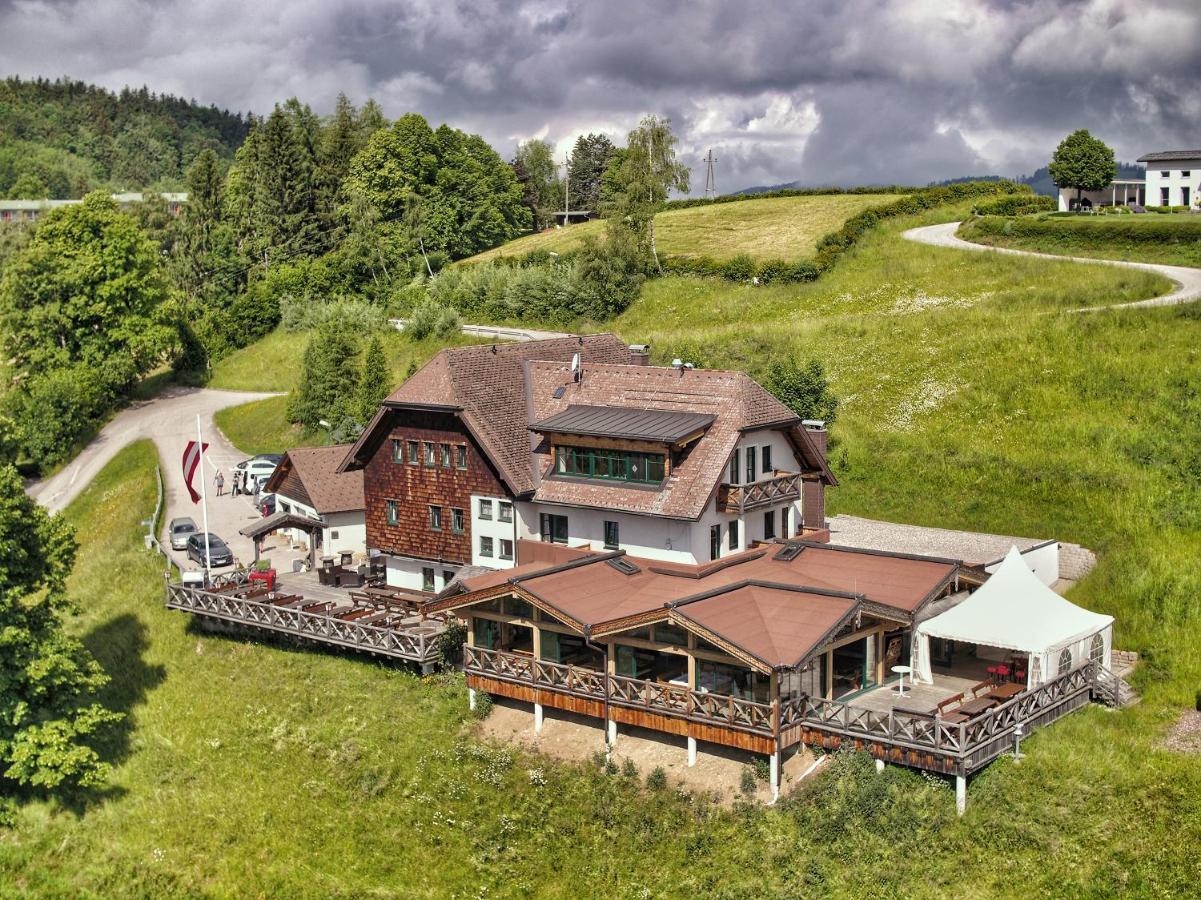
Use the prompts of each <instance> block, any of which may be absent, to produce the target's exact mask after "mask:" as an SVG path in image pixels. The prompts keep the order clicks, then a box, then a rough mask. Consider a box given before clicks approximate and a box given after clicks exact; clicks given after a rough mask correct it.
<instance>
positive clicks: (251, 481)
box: [234, 453, 283, 491]
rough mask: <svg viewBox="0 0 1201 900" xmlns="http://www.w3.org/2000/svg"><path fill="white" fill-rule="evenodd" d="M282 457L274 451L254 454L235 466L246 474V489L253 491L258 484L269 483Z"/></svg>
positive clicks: (235, 468)
mask: <svg viewBox="0 0 1201 900" xmlns="http://www.w3.org/2000/svg"><path fill="white" fill-rule="evenodd" d="M281 459H283V457H282V456H279V455H277V454H274V453H264V454H263V455H261V456H252V457H251V458H250V459H244V460H242V461H241V462H240V463H238V464H237V465H236V466H234V471H235V472H241V473H242V474H243V475H245V476H246V490H247V491H253V490H254V489H255V487H256V486H258V487H262V486H263V485H264V484H266V483H267V479H268V478H270V477H271V473H272V472H274V471H275V467H276V466H278V465H279V461H280V460H281Z"/></svg>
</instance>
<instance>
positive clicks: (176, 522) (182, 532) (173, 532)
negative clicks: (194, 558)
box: [167, 516, 196, 550]
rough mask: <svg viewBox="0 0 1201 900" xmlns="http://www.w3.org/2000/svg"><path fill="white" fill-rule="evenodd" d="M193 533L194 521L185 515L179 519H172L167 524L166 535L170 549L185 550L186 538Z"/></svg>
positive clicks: (194, 531)
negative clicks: (169, 542)
mask: <svg viewBox="0 0 1201 900" xmlns="http://www.w3.org/2000/svg"><path fill="white" fill-rule="evenodd" d="M195 533H196V523H195V522H193V521H192V520H191V519H189V518H187V517H186V516H185V517H184V518H181V519H172V520H171V524H169V525H168V526H167V537H168V538H169V539H170V541H171V549H172V550H186V549H187V546H188V538H190V537H191V536H192V535H194V534H195Z"/></svg>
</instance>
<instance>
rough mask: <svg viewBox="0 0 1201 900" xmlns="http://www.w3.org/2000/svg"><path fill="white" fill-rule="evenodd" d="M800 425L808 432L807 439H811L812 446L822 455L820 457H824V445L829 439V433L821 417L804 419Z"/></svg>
mask: <svg viewBox="0 0 1201 900" xmlns="http://www.w3.org/2000/svg"><path fill="white" fill-rule="evenodd" d="M801 427H802V428H804V429H805V430H806V431H807V432H809V440H811V441H813V446H815V447H816V448H817V452H818V453H820V454H821V455H822V459H825V458H826V445H827V444H828V443H829V441H830V433H829V432H828V431H826V423H825V422H824V421H822V420H821V419H805V420H804V421H803V422H801Z"/></svg>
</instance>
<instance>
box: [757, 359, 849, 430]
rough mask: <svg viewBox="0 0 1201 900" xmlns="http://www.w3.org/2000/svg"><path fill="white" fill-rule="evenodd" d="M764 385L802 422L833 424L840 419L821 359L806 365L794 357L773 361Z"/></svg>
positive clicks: (810, 361)
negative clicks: (816, 421)
mask: <svg viewBox="0 0 1201 900" xmlns="http://www.w3.org/2000/svg"><path fill="white" fill-rule="evenodd" d="M763 386H764V387H765V388H767V389H768V390H769V391H771V392H772V393H773V394H774V395H775V396H776V399H777V400H779V401H780V402H781V403H783V404H784V405H785V406H787V407H788V408H789V409H791V410H792V411H793V412H795V413H796V414H797V415H798V416H800V417H801V418H802V419H820V420H822V421H824V422H825V423H826V424H827V425H832V424H833V423H834V420H835V418H837V416H838V398H837V397H835V396H834V394H833V392H832V391H831V390H830V382H829V381H828V380H827V379H826V370H825V368H824V367H823V366H822V364H821V361H820V360H817V359H811V360H809V361H808V362H805V363H798V362H797V361H796V360H795V359H793V358H792V357H788V358H785V359H776V360H773V361H772V362H771V364H770V365H769V366H768V368H767V377H766V378H765V379H764V381H763Z"/></svg>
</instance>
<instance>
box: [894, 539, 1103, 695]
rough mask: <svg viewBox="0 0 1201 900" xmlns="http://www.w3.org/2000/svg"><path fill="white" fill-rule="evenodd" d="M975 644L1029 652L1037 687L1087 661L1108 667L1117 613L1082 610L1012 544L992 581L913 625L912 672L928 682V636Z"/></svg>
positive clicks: (1004, 652) (1030, 681) (1005, 652)
mask: <svg viewBox="0 0 1201 900" xmlns="http://www.w3.org/2000/svg"><path fill="white" fill-rule="evenodd" d="M932 637H933V638H944V639H947V640H953V641H962V642H965V643H970V644H977V645H979V647H980V650H979V651H978V652H979V655H981V656H985V657H988V656H990V655H992V654H990V653H989V652H988V649H989V648H997V649H998V650H999V651H1001V653H1000V654H999V655H997V658H998V659H1005V658H1008V657H1009V656H1010V655H1011V654H1013V653H1022V654H1027V655H1028V657H1029V659H1028V663H1029V664H1028V665H1027V666H1026V685H1027V687H1034V686H1036V685H1039V684H1042V683H1043V682H1045V681H1049V680H1051V679H1053V678H1055V677H1056V676H1057V675H1059V674H1061V673H1062V672H1066V671H1067V670H1069V669H1073V668H1075V667H1076V666H1079V665H1083V664H1084V663H1086V662H1088V661H1089V660H1095V661H1097V662H1100V663H1101V664H1102V665H1103V666H1104V667H1105V668H1109V653H1110V650H1111V649H1112V646H1113V616H1104V615H1101V614H1100V613H1095V612H1090V611H1089V610H1087V609H1081V608H1080V607H1079V606H1077V605H1076V604H1074V603H1072V602H1070V601H1069V600H1066V599H1064V598H1063V597H1061V596H1060V595H1059V594H1057V593H1055V592H1054V591H1053V590H1051V589H1050V588H1049V587H1047V585H1045V584H1043V582H1042V581H1041V580H1040V579H1039V578H1038V576H1037V575H1035V574H1034V573H1033V572H1031V571H1030V569H1029V567H1027V565H1026V563H1025V561H1024V560H1023V559H1022V554H1021V553H1020V552H1018V549H1017V547H1014V548H1012V549H1011V550H1010V551H1009V553H1008V554H1007V555H1006V557H1005V559H1004V561H1003V562H1002V563H1001V565H1000V566H998V567H997V569H996V571H995V572H993V574H992V575H991V576H990V577H989V579H988V581H986V582H984V584H983V585H982V586H981V587H980V588H979V589H978V590H977V591H976V592H975V593H974V594H971V595H970V596H969V597H967V599H965V600H964V601H963V602H962V603H960V604H959V605H958V606H955V607H952V608H951V609H949V610H947V611H946V612H944V613H942V614H940V615H937V616H933V617H931V618H929V619H927V620H926V621H924V622H922V623H920V624H919V625H918V626H917V627H916V628H915V629H914V637H913V654H912V656H913V675H914V679H915V680H916V681H924V682H926V683H927V684H930V683H931V682H932V681H933V677H932V673H931V671H930V638H932Z"/></svg>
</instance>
